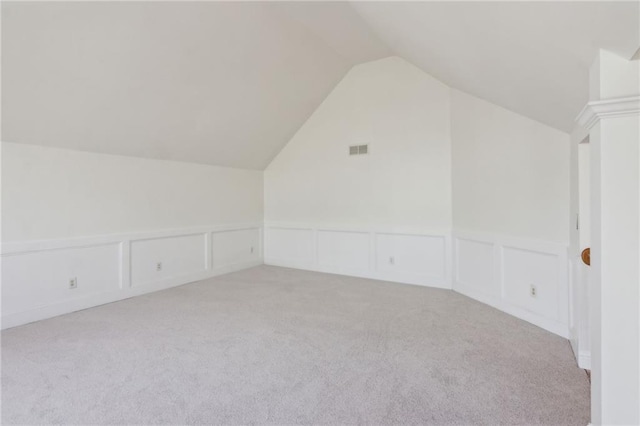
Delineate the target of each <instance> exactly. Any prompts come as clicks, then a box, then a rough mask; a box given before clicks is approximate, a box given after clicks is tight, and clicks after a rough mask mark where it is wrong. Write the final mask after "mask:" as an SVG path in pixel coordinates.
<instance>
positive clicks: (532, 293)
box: [529, 284, 538, 297]
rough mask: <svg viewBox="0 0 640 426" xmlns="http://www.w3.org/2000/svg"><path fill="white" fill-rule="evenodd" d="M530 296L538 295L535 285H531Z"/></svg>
mask: <svg viewBox="0 0 640 426" xmlns="http://www.w3.org/2000/svg"><path fill="white" fill-rule="evenodd" d="M529 294H530V295H531V297H536V296H537V295H538V290H537V289H536V286H535V285H533V284H531V287H530V289H529Z"/></svg>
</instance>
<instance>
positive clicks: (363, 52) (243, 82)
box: [2, 2, 389, 169]
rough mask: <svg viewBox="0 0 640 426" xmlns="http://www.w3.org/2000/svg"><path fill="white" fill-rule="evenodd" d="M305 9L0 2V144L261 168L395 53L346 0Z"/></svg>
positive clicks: (209, 4)
mask: <svg viewBox="0 0 640 426" xmlns="http://www.w3.org/2000/svg"><path fill="white" fill-rule="evenodd" d="M311 9H313V10H311ZM315 9H317V7H314V5H311V8H310V10H309V12H310V13H312V14H316V12H317V11H316V10H315ZM302 12H304V11H301V10H297V8H296V7H291V8H287V7H286V5H279V4H277V3H230V2H226V3H213V2H188V3H186V2H153V3H151V2H126V3H125V2H55V3H54V2H49V3H33V2H23V3H17V2H15V3H14V2H2V88H3V93H2V125H3V126H2V140H4V141H12V142H22V143H32V144H38V145H49V146H56V147H64V148H72V149H80V150H86V151H93V152H103V153H111V154H122V155H131V156H140V157H149V158H162V159H168V160H180V161H191V162H199V163H208V164H217V165H224V166H231V167H243V168H253V169H263V168H264V167H266V165H267V164H268V163H269V162H270V160H271V159H272V158H273V157H274V156H275V155H276V154H277V153H278V152H279V150H280V149H281V148H282V147H283V146H284V145H285V144H286V143H287V142H288V141H289V139H290V138H291V137H292V136H293V134H294V133H295V132H296V131H297V129H298V128H299V127H300V126H301V125H302V124H303V123H304V121H305V120H306V119H307V118H308V117H309V116H310V115H311V113H312V112H313V111H314V110H315V108H316V107H317V106H318V105H319V104H320V103H321V102H322V100H323V99H324V98H325V97H326V95H327V94H328V93H329V92H330V91H331V90H332V89H333V87H334V86H335V85H336V84H337V82H338V81H339V80H340V79H341V78H342V77H343V76H344V74H345V73H346V72H347V71H348V70H349V68H351V67H352V66H353V65H354V64H356V63H359V62H363V61H370V60H373V59H379V58H382V57H385V56H387V55H389V51H388V50H387V49H386V48H384V47H382V48H381V47H380V46H381V44H380V42H379V41H377V45H376V44H374V43H373V42H372V41H371V40H372V34H371V32H370V30H369V29H368V28H367V27H366V26H365V25H364V24H363V23H361V20H360V18H359V17H358V15H356V14H355V13H354V12H353V11H352V10H351V9H350V8H349V7H348V5H346V4H343V5H339V4H338V5H336V6H329V7H327V8H326V10H322V11H320V12H321V14H319V15H318V16H322V17H323V18H322V19H324V22H319V21H318V19H315V18H314V17H313V16H310V15H305V13H302ZM340 13H342V15H341V16H344V18H343V19H342V21H341V23H340V25H341V28H342V29H341V34H340V35H339V37H336V36H337V34H335V35H333V34H329V33H326V31H325V30H326V28H325V29H323V28H322V26H321V24H322V23H324V24H325V25H326V24H330V22H331V20H332V19H333V18H334V16H335V15H336V14H338V15H339V14H340ZM339 16H340V15H339ZM322 19H320V21H322ZM349 22H351V23H354V25H353V26H350V25H348V23H349ZM323 31H324V32H323ZM338 44H340V46H338V47H336V45H338Z"/></svg>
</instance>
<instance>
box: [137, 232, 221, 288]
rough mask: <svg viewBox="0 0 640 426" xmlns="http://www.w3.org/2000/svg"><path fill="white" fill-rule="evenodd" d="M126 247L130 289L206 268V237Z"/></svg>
mask: <svg viewBox="0 0 640 426" xmlns="http://www.w3.org/2000/svg"><path fill="white" fill-rule="evenodd" d="M130 247H131V248H130V250H131V285H132V286H134V287H135V286H140V285H146V284H152V283H154V282H157V281H163V280H166V279H171V278H176V277H180V276H186V275H190V274H197V273H204V272H205V271H206V270H207V269H209V265H208V262H207V259H208V257H209V256H208V244H207V234H194V235H182V236H178V237H161V238H151V239H144V240H135V241H132V242H131V246H130Z"/></svg>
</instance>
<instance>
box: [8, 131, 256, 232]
mask: <svg viewBox="0 0 640 426" xmlns="http://www.w3.org/2000/svg"><path fill="white" fill-rule="evenodd" d="M262 191H263V182H262V172H259V171H252V170H242V169H232V168H224V167H217V166H208V165H200V164H190V163H181V162H174V161H164V160H150V159H141V158H133V157H122V156H115V155H106V154H95V153H87V152H80V151H72V150H66V149H59V148H48V147H40V146H34V145H23V144H14V143H6V142H3V143H2V240H3V242H15V241H29V240H43V239H65V238H73V237H87V236H93V235H105V234H113V233H132V232H142V231H158V230H165V229H178V228H181V229H183V228H191V227H197V226H212V225H223V224H231V223H249V222H251V223H259V222H261V221H262V217H263V213H262V206H263V200H262V198H263V197H262Z"/></svg>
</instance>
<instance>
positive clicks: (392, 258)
mask: <svg viewBox="0 0 640 426" xmlns="http://www.w3.org/2000/svg"><path fill="white" fill-rule="evenodd" d="M389 264H390V265H395V264H396V259H395V258H394V257H393V256H391V257H390V258H389Z"/></svg>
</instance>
